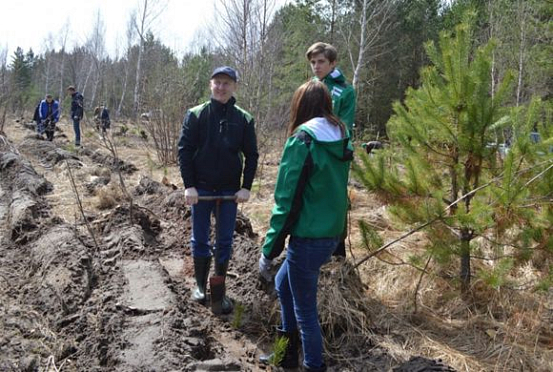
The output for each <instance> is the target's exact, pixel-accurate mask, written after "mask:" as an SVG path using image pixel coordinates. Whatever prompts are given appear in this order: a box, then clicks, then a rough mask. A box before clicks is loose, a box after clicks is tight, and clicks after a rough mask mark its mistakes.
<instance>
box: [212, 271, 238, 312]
mask: <svg viewBox="0 0 553 372" xmlns="http://www.w3.org/2000/svg"><path fill="white" fill-rule="evenodd" d="M228 264H229V262H228V261H225V262H223V263H218V262H216V263H215V276H221V277H223V285H222V287H221V288H220V289H221V291H222V293H221V294H220V295H219V296H218V297H222V300H221V312H222V313H223V314H230V313H232V310H233V309H234V305H233V304H232V300H231V299H230V298H228V297H227V295H226V277H227V270H228Z"/></svg>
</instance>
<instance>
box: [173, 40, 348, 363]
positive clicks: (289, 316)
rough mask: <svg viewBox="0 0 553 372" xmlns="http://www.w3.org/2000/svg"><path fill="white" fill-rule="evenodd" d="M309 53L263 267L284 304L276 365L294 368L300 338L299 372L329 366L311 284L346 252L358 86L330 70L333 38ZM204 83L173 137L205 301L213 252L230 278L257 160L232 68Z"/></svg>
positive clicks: (198, 293)
mask: <svg viewBox="0 0 553 372" xmlns="http://www.w3.org/2000/svg"><path fill="white" fill-rule="evenodd" d="M306 57H307V60H308V61H309V63H310V65H311V68H312V71H313V74H314V77H313V79H312V80H310V81H308V82H306V83H304V84H303V85H301V86H300V87H299V88H298V89H297V90H296V92H295V93H294V96H293V99H292V105H291V115H290V121H289V125H288V129H287V135H288V139H287V141H286V144H285V146H284V151H283V154H282V159H281V161H280V166H279V171H278V176H277V182H276V187H275V191H274V200H275V205H274V208H273V211H272V216H271V220H270V228H269V230H268V232H267V234H266V237H265V241H264V243H263V248H262V251H261V253H260V259H259V274H260V277H261V278H263V280H264V281H273V280H274V283H275V288H276V291H277V295H278V298H279V302H280V306H281V325H280V327H279V328H278V330H277V331H278V334H279V336H281V337H284V338H285V339H286V340H287V346H286V350H285V353H284V357H283V358H282V359H281V360H280V361H279V362H278V365H279V366H281V367H285V368H296V367H298V366H299V347H300V343H301V346H302V348H303V355H304V358H303V363H302V364H303V368H304V370H306V371H325V370H326V366H325V363H324V360H323V340H322V333H321V328H320V324H319V320H318V312H317V286H318V277H319V272H320V268H321V266H322V265H323V264H324V263H326V262H328V261H329V260H330V258H331V255H332V254H333V253H334V254H338V255H341V256H345V245H344V244H343V241H344V237H345V230H346V219H347V216H346V215H347V210H348V206H349V204H348V195H347V182H348V174H349V168H350V163H351V160H352V159H353V148H352V141H351V132H352V127H353V120H354V115H355V93H354V90H353V88H352V86H351V85H350V84H348V83H347V82H346V79H345V77H344V75H343V74H342V73H341V72H340V70H339V69H337V68H336V65H337V51H336V49H335V48H334V47H333V46H332V45H330V44H327V43H322V42H319V43H315V44H314V45H312V46H311V47H310V48H309V49H308V50H307V53H306ZM209 84H210V90H211V99H210V100H209V101H207V102H205V103H203V104H201V105H199V106H196V107H194V108H191V109H189V110H188V111H187V113H186V116H185V118H184V122H183V125H182V130H181V134H180V138H179V142H178V155H179V164H180V172H181V175H182V179H183V182H184V187H185V199H186V203H187V204H189V205H191V209H192V237H191V247H192V256H193V260H194V273H195V280H196V288H195V289H194V290H193V292H192V298H193V300H195V301H198V302H200V303H204V302H205V301H206V299H207V293H206V292H207V280H208V276H209V271H210V267H211V262H212V256H214V257H215V264H214V267H215V270H214V271H215V275H216V276H221V277H223V278H225V277H226V273H227V269H228V265H229V260H230V259H231V255H232V238H233V232H234V227H235V221H236V214H237V203H241V202H246V201H248V200H249V198H250V190H251V187H252V183H253V180H254V176H255V172H256V168H257V161H258V157H259V154H258V150H257V141H256V132H255V126H254V118H253V117H252V115H251V114H250V113H248V112H247V111H245V110H244V109H242V108H240V107H239V106H238V105H237V104H236V99H235V98H234V93H235V92H236V90H237V88H238V74H237V72H236V70H234V69H233V68H231V67H228V66H223V67H218V68H216V69H215V70H214V71H213V73H212V75H211V79H210V83H209ZM229 198H231V199H233V200H228V199H229ZM222 199H224V200H222ZM221 200H222V201H221ZM215 212H216V229H217V232H216V241H215V246H212V245H211V244H210V238H209V237H210V228H211V214H212V213H215ZM287 238H289V241H288V247H287V250H286V258H285V260H284V261H283V263H282V265H281V266H280V268H279V270H278V272H277V274H276V276H275V277H274V278H273V275H272V274H271V266H272V263H273V260H274V259H275V258H276V257H278V256H279V255H280V254H281V252H282V251H283V250H284V246H285V241H286V239H287ZM223 284H224V281H223ZM221 302H222V304H221V306H220V308H221V309H222V312H223V313H230V312H231V311H232V306H233V305H232V300H230V299H229V298H228V297H227V296H226V295H225V294H224V287H223V297H222V299H221ZM272 357H273V356H272V355H263V356H262V357H261V361H262V362H264V363H268V362H270V361H271V360H272ZM273 363H274V361H273Z"/></svg>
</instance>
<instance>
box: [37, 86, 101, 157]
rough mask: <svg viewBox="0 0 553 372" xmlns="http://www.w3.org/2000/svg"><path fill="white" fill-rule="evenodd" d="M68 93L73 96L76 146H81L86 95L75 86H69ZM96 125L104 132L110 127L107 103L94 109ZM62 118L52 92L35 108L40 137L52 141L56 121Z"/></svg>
mask: <svg viewBox="0 0 553 372" xmlns="http://www.w3.org/2000/svg"><path fill="white" fill-rule="evenodd" d="M67 93H68V94H69V95H70V96H71V110H70V114H71V121H72V122H73V131H74V132H75V147H80V146H81V120H82V119H83V116H84V97H83V95H82V94H81V93H79V92H78V91H77V90H76V89H75V87H74V86H72V85H70V86H69V87H67ZM94 115H95V122H96V127H97V129H98V130H99V131H100V130H101V131H102V133H105V132H106V130H107V129H109V127H110V119H109V111H108V109H107V107H106V106H105V105H102V106H100V107H97V108H96V110H95V111H94ZM59 119H60V104H59V102H58V101H57V100H55V99H54V98H53V97H52V95H51V94H47V95H46V96H45V98H44V99H43V100H42V101H40V103H39V104H38V105H37V106H36V108H35V113H34V116H33V120H34V121H35V122H36V128H37V134H38V137H39V138H41V139H44V135H46V139H47V140H48V141H52V140H53V139H54V132H55V130H56V123H57V122H58V121H59Z"/></svg>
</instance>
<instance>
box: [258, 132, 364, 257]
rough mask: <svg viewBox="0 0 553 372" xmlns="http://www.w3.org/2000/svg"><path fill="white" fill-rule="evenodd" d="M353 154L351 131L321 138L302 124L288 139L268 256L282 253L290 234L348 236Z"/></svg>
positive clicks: (267, 242)
mask: <svg viewBox="0 0 553 372" xmlns="http://www.w3.org/2000/svg"><path fill="white" fill-rule="evenodd" d="M352 159H353V149H352V146H351V141H350V138H349V134H348V135H347V136H346V138H342V139H340V140H337V141H332V142H325V141H319V140H317V138H316V136H315V134H314V133H313V132H312V131H311V130H310V128H307V127H306V126H305V125H301V126H299V127H298V129H297V130H296V132H295V134H294V135H292V136H291V137H290V138H288V140H287V142H286V145H285V147H284V152H283V154H282V159H281V162H280V167H279V171H278V177H277V183H276V187H275V196H274V197H275V206H274V208H273V212H272V216H271V222H270V228H269V231H268V232H267V235H266V237H265V243H264V245H263V254H264V255H265V257H267V258H269V259H273V258H275V257H277V256H278V255H279V254H280V253H281V252H282V250H283V249H284V243H285V240H286V237H288V236H289V235H291V236H296V237H302V238H333V237H338V236H340V235H342V233H343V231H344V227H345V221H346V213H347V206H348V197H347V182H348V172H349V165H350V162H351V160H352Z"/></svg>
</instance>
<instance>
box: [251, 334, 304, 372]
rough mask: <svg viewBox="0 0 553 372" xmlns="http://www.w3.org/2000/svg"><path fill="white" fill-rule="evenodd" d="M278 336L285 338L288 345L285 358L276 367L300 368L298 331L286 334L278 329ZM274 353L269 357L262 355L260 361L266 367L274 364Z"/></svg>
mask: <svg viewBox="0 0 553 372" xmlns="http://www.w3.org/2000/svg"><path fill="white" fill-rule="evenodd" d="M277 334H278V337H284V338H286V339H287V340H288V344H287V345H286V351H285V352H284V357H283V358H282V360H281V361H280V363H278V365H276V367H282V368H298V366H299V362H298V358H299V352H298V349H299V334H298V331H297V330H295V331H292V332H285V331H283V330H282V329H280V328H277ZM273 358H274V353H271V354H269V355H261V356H260V357H259V361H260V362H261V363H263V364H265V365H269V364H272V363H273Z"/></svg>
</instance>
